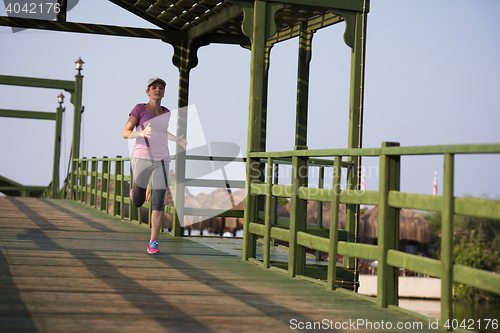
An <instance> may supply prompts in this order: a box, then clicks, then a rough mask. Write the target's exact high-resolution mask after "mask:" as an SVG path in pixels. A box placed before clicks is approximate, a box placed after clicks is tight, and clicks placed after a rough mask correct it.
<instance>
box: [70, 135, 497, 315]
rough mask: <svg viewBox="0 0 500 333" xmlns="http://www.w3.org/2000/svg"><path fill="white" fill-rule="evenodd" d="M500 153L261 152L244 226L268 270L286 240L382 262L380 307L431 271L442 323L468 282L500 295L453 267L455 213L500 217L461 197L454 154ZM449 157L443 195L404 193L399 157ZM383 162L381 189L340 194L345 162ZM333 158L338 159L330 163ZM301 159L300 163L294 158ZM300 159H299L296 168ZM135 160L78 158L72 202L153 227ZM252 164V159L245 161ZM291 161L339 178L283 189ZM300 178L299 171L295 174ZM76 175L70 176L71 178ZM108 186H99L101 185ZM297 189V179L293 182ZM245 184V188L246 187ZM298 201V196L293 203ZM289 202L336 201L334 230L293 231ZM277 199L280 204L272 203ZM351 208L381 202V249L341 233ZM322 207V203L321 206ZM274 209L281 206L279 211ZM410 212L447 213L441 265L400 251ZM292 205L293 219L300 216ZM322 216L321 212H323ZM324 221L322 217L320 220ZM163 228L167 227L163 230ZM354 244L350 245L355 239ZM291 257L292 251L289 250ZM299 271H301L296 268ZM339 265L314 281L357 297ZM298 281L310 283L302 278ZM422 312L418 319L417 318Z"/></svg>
mask: <svg viewBox="0 0 500 333" xmlns="http://www.w3.org/2000/svg"><path fill="white" fill-rule="evenodd" d="M491 153H492V154H498V153H500V144H486V145H454V146H423V147H399V146H398V144H391V143H384V144H383V145H382V147H381V148H370V149H366V148H363V149H327V150H294V151H286V152H261V153H250V154H249V158H252V159H253V160H258V161H260V162H261V165H262V166H264V165H265V164H266V163H267V169H262V170H265V171H266V172H265V176H264V177H262V178H263V181H261V182H254V183H251V184H249V186H248V187H247V194H250V195H257V196H262V197H263V198H265V201H266V204H265V211H260V212H258V214H256V216H257V219H256V220H255V221H250V222H249V223H248V224H247V225H245V228H248V231H249V233H250V234H251V235H252V236H257V237H263V238H264V258H263V261H262V262H261V261H258V260H256V259H255V258H250V259H251V260H252V261H255V262H258V263H260V264H262V265H264V267H272V263H271V261H270V244H271V243H273V242H274V241H275V240H282V241H286V242H288V243H289V247H290V248H292V247H303V248H312V249H315V250H317V251H320V252H325V253H328V256H329V258H336V257H337V255H343V256H345V257H352V258H359V259H367V260H377V261H378V282H377V283H378V285H377V298H376V299H374V298H371V297H367V296H363V295H358V294H356V293H354V294H355V295H358V296H359V297H362V298H365V299H367V300H370V301H372V302H375V303H377V304H378V305H379V306H381V307H390V308H395V309H398V310H400V311H403V310H401V309H399V308H398V307H397V304H398V270H399V268H404V269H408V270H412V271H414V272H418V273H422V274H427V275H429V276H433V277H437V278H440V279H441V319H442V320H441V323H445V322H446V320H448V319H449V320H451V319H452V318H453V317H452V315H453V313H452V297H453V295H452V292H453V290H452V288H453V283H461V284H465V285H469V286H473V287H477V288H480V289H483V290H486V291H490V292H494V293H499V294H500V275H498V274H494V273H492V272H488V271H484V270H480V269H475V268H471V267H466V266H463V265H458V264H453V258H452V250H453V248H452V247H453V244H452V240H453V216H454V215H455V214H460V215H469V216H475V217H485V218H492V219H500V201H499V200H491V199H479V198H469V197H467V198H465V197H454V196H453V186H454V155H455V154H491ZM429 154H439V155H444V179H443V195H442V196H432V195H422V194H412V193H404V192H400V191H399V182H400V160H401V156H403V155H429ZM349 156H351V157H355V156H362V157H365V156H366V157H368V156H371V157H379V159H380V168H379V180H380V184H379V191H364V192H362V193H360V192H357V193H356V194H355V195H352V193H349V191H347V190H341V189H340V179H341V176H342V172H341V170H342V168H353V167H355V166H354V164H353V163H352V162H346V161H342V157H349ZM329 157H330V158H331V157H333V160H331V159H328V158H329ZM186 159H192V160H210V161H212V160H213V161H217V160H220V161H222V160H224V159H225V158H217V157H205V156H188V157H186ZM293 160H295V163H292V161H293ZM297 160H300V162H299V163H297ZM129 161H130V159H129V158H122V157H120V156H117V157H116V158H107V157H104V158H91V159H86V158H82V159H75V160H73V163H74V168H73V170H76V171H75V174H74V176H75V179H76V183H74V184H69V185H68V186H66V187H65V188H64V189H63V191H64V193H66V194H67V196H68V197H69V198H71V199H73V200H78V201H80V202H83V203H85V204H88V205H90V206H92V207H95V208H96V209H99V210H101V211H106V212H108V211H109V212H110V213H111V214H113V215H118V216H120V217H121V218H122V219H123V218H125V215H126V214H125V210H124V208H125V204H128V219H129V220H137V221H139V223H141V222H142V221H141V214H140V213H141V209H147V210H148V212H149V214H148V216H149V220H148V223H149V224H150V218H151V203H150V202H145V203H144V205H143V207H142V208H138V209H137V208H135V207H134V206H133V205H130V198H129V197H128V193H125V184H126V183H127V182H130V176H129V175H125V173H124V170H125V163H129ZM238 161H239V162H245V161H246V159H243V158H242V159H241V161H240V160H239V159H238ZM283 164H284V165H286V164H291V167H292V168H294V166H296V165H302V166H306V167H307V168H309V167H312V166H316V167H319V168H320V169H323V168H325V167H333V168H334V170H337V172H334V173H333V175H334V176H333V181H332V188H331V189H324V188H322V177H320V182H319V184H318V188H309V187H307V186H298V187H297V189H296V190H294V188H293V186H290V185H280V184H278V175H277V169H278V165H283ZM291 174H292V175H296V174H297V172H293V171H292V173H291ZM69 178H71V177H69ZM99 180H100V181H101V185H100V186H99V188H98V186H97V183H98V181H99ZM111 180H113V183H114V190H113V191H111V190H110V182H111ZM184 181H190V184H189V186H202V187H212V186H213V187H223V186H221V182H220V181H216V180H202V179H200V180H195V179H190V180H187V179H186V180H184ZM169 183H170V185H175V182H173V180H169ZM291 183H292V184H293V180H292V182H291ZM238 185H240V186H241V185H243V184H239V183H238ZM293 196H295V198H293ZM277 197H284V198H290V199H292V201H293V199H295V200H303V201H307V200H314V201H318V202H330V203H331V204H332V205H331V220H330V221H331V222H330V228H326V227H323V226H321V224H320V223H321V222H319V223H318V226H313V225H310V224H307V223H306V220H305V219H303V220H296V221H295V223H296V224H302V225H300V226H294V227H292V226H291V225H290V220H289V219H286V218H283V217H280V216H277V215H276V211H277V210H276V198H277ZM273 199H274V202H273ZM340 203H343V204H351V205H360V204H364V205H377V206H378V207H379V215H378V221H379V224H378V245H368V244H360V243H355V242H352V240H351V239H352V237H350V236H352V235H350V234H349V233H348V232H346V231H345V230H338V216H339V204H340ZM318 206H321V205H318ZM272 207H274V208H272ZM400 208H410V209H416V210H425V211H435V212H441V213H442V237H441V249H442V258H441V260H436V259H431V258H424V257H419V256H416V255H412V254H408V253H403V252H400V251H398V242H399V209H400ZM293 209H294V208H293V207H292V208H291V212H290V213H291V214H294V213H296V212H294V211H293ZM174 210H175V207H172V206H167V207H165V212H166V213H169V214H173V213H174ZM184 214H185V215H199V216H204V215H211V216H216V215H217V216H226V217H242V216H243V212H242V211H234V210H229V211H225V210H224V211H222V210H220V211H217V210H213V209H202V208H197V209H195V208H186V209H184ZM318 215H320V214H318ZM318 221H321V217H320V216H318ZM162 230H163V228H162ZM350 240H351V241H350ZM289 253H293V251H290V252H289ZM290 259H291V258H289V265H290V263H292V264H294V265H304V263H303V262H300V260H297V258H294V260H290ZM297 271H298V272H300V270H297ZM336 274H337V270H336V262H335V261H334V260H331V261H329V262H328V274H327V279H326V281H317V280H316V281H315V282H316V283H319V284H322V285H324V286H325V287H326V288H327V289H336V290H338V291H340V292H347V293H352V292H351V291H349V290H346V289H343V288H340V287H336V285H335V282H336V280H337V277H336ZM297 277H299V278H304V279H309V280H312V279H310V278H308V277H306V276H305V274H304V275H301V274H297ZM414 315H415V314H414Z"/></svg>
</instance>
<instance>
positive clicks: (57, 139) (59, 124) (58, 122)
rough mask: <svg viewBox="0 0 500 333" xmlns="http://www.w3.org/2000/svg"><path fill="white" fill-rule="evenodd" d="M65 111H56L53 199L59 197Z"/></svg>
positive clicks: (58, 109) (59, 109) (60, 109)
mask: <svg viewBox="0 0 500 333" xmlns="http://www.w3.org/2000/svg"><path fill="white" fill-rule="evenodd" d="M63 112H64V109H63V108H62V107H58V108H57V109H56V134H55V140H54V165H53V167H52V189H51V194H50V196H51V198H53V199H56V198H58V197H59V162H60V158H61V129H62V113H63Z"/></svg>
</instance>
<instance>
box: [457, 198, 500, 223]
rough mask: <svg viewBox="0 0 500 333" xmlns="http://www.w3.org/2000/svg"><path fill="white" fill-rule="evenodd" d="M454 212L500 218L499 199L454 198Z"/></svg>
mask: <svg viewBox="0 0 500 333" xmlns="http://www.w3.org/2000/svg"><path fill="white" fill-rule="evenodd" d="M455 214H460V215H470V216H476V217H484V218H488V219H497V220H500V200H492V199H480V198H455Z"/></svg>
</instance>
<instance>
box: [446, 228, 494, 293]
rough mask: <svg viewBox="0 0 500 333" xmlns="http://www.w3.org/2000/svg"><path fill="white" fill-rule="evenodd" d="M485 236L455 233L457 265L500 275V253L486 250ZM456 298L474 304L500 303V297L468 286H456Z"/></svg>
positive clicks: (472, 233) (454, 256) (454, 253)
mask: <svg viewBox="0 0 500 333" xmlns="http://www.w3.org/2000/svg"><path fill="white" fill-rule="evenodd" d="M483 238H484V236H482V235H479V234H477V233H476V232H474V231H472V232H470V234H469V235H466V234H460V233H455V237H454V247H453V258H454V262H455V263H456V264H460V265H464V266H468V267H473V268H479V269H484V270H488V271H492V272H495V273H498V274H500V257H499V255H500V253H499V252H498V251H495V250H490V249H488V248H485V246H484V245H485V242H484V241H483V240H482V239H483ZM454 296H455V298H457V299H460V300H468V301H473V302H482V301H488V302H492V303H500V295H497V294H493V293H489V292H486V291H482V290H480V289H478V288H473V287H469V286H467V285H463V284H458V283H456V284H455V285H454Z"/></svg>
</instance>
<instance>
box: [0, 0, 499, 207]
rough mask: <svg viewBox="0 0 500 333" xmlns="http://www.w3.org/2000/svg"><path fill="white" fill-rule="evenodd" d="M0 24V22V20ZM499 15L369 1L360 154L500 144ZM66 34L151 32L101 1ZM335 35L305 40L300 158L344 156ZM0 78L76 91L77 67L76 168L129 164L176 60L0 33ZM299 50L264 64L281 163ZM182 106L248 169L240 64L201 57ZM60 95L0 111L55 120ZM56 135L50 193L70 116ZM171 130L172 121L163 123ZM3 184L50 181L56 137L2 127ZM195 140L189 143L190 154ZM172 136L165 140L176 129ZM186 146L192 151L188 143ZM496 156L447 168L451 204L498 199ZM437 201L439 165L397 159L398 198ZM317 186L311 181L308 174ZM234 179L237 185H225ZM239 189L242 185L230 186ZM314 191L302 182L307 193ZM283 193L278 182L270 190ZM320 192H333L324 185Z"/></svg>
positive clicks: (429, 159)
mask: <svg viewBox="0 0 500 333" xmlns="http://www.w3.org/2000/svg"><path fill="white" fill-rule="evenodd" d="M0 15H3V16H6V12H5V8H3V7H2V8H0ZM499 16H500V2H499V1H497V0H481V1H473V0H454V1H452V0H440V1H435V0H434V1H433V0H420V1H411V2H410V1H398V0H374V1H371V5H370V12H369V14H368V23H367V24H368V25H367V36H366V37H367V45H366V64H365V66H366V67H365V68H366V74H365V88H364V91H365V108H364V125H363V126H364V129H363V147H366V148H372V147H380V146H381V143H382V142H383V141H395V142H400V144H401V145H402V146H420V145H443V144H475V143H500V132H499V129H498V126H499V124H500V112H499V111H500V101H499V99H498V90H499V89H498V88H499V87H500V82H499V81H500V61H499V59H500V34H499V32H500V21H498V17H499ZM67 20H68V21H69V22H85V23H96V24H110V25H122V26H129V27H145V28H156V27H155V26H153V25H151V24H149V23H148V22H146V21H144V20H142V19H140V18H138V17H135V16H134V15H132V14H130V13H128V12H126V11H125V10H123V9H121V8H119V7H118V6H116V5H114V4H112V3H111V2H108V1H105V0H85V1H80V2H79V3H78V4H77V5H76V6H75V7H74V8H73V9H72V10H71V11H70V12H69V13H68V18H67ZM344 29H345V25H344V23H340V24H338V25H335V26H331V27H328V28H325V29H322V30H319V31H318V32H317V33H316V34H315V35H314V38H313V51H312V52H313V56H312V62H311V71H310V90H309V92H310V95H309V132H308V147H309V148H310V149H321V148H325V149H326V148H328V149H332V148H346V147H347V139H348V137H347V133H348V119H349V114H348V113H349V112H348V109H349V80H350V48H349V47H348V46H347V45H346V44H345V43H344V42H343V38H342V35H343V33H344ZM0 45H2V51H1V52H0V75H14V76H28V77H40V78H51V79H63V80H73V79H74V75H76V70H75V67H74V65H75V64H74V62H75V61H76V60H77V59H78V58H79V57H81V58H82V59H83V61H84V62H85V64H84V69H83V71H82V74H83V75H84V78H83V105H84V106H85V112H84V113H83V119H82V143H81V153H80V156H85V157H92V156H95V157H102V156H110V157H114V156H117V155H120V156H127V157H128V156H129V145H128V143H127V140H124V139H123V137H122V132H123V128H124V126H125V123H126V121H127V119H128V114H129V112H130V111H131V110H132V108H133V107H134V106H135V105H136V104H137V103H144V102H147V95H146V93H145V89H146V82H147V80H148V79H149V78H151V77H156V76H158V77H161V78H163V79H164V80H166V81H167V89H166V93H165V97H164V99H163V105H164V106H166V107H168V108H170V109H171V110H173V111H174V110H175V109H176V106H177V85H178V70H177V68H176V67H175V66H173V64H172V55H173V48H172V47H171V46H170V45H169V44H166V43H164V42H162V41H158V40H146V39H134V38H127V37H107V36H97V35H86V34H72V33H63V32H47V31H34V30H25V31H22V32H16V33H13V32H12V30H11V29H10V28H8V27H0ZM297 55H298V39H297V38H295V39H292V40H289V41H286V42H282V43H279V44H277V45H276V46H274V48H273V49H272V51H271V67H270V73H269V76H270V77H269V101H268V129H267V131H268V142H267V150H268V151H286V150H292V149H293V145H294V131H295V103H296V81H297ZM198 58H199V64H198V66H197V67H196V68H194V69H192V71H191V76H190V80H191V81H190V95H189V104H190V105H192V106H193V107H194V108H195V109H196V111H197V112H196V113H195V114H197V115H198V118H197V119H196V122H197V124H199V125H200V126H201V128H202V130H203V137H204V139H205V141H206V142H231V143H235V144H237V145H238V146H239V147H240V149H241V152H242V153H241V154H242V155H243V156H244V155H246V140H247V129H248V100H249V86H250V51H248V50H246V49H243V48H241V47H240V46H237V45H217V44H211V45H209V46H205V47H203V48H201V49H200V50H199V52H198ZM60 92H61V91H60V90H54V89H40V88H25V87H13V86H6V85H0V104H1V105H0V108H1V109H18V110H31V111H50V112H54V111H55V109H56V107H57V106H58V103H57V95H58V94H59V93H60ZM63 93H64V94H65V95H66V97H67V99H66V102H65V104H64V106H65V107H66V111H65V116H64V123H63V143H62V149H63V151H62V153H61V179H63V177H64V176H65V174H66V170H67V167H68V159H69V149H70V146H71V133H72V126H73V125H72V124H73V123H72V119H73V106H72V105H71V103H69V93H65V92H63ZM172 119H174V118H172ZM0 122H1V128H2V139H3V144H2V145H1V146H0V156H2V157H1V160H0V161H1V162H0V175H2V176H4V177H7V178H10V179H12V180H14V181H16V182H19V183H21V184H24V185H47V184H48V183H49V182H50V181H51V175H52V159H53V146H54V129H55V123H54V122H53V121H48V120H28V119H13V118H1V119H0ZM200 131H201V130H200V129H199V127H198V126H193V127H192V129H191V130H188V149H189V148H190V146H189V145H191V148H194V147H193V145H194V143H193V142H194V141H196V140H194V139H195V138H196V135H198V134H199V133H200ZM170 132H172V133H174V134H175V122H171V125H170ZM190 138H191V141H190ZM499 162H500V156H491V155H467V156H462V155H461V156H457V157H456V166H455V178H456V181H455V195H456V196H463V195H472V196H482V195H487V196H488V197H490V198H494V197H500V176H499V175H498V174H497V173H496V171H497V170H498V165H499ZM378 163H379V161H378V158H365V159H363V165H364V166H365V167H366V177H367V178H366V189H367V190H377V189H378V182H379V179H378ZM436 171H437V174H438V194H442V186H441V184H442V175H443V157H442V156H423V157H414V156H412V157H403V158H402V170H401V176H402V178H401V191H403V192H411V193H421V194H432V186H433V178H434V172H436ZM313 173H314V172H313ZM235 177H236V176H235ZM241 177H244V175H241ZM314 181H315V177H312V179H311V186H315V185H313V183H314ZM280 182H282V183H283V184H286V183H287V182H288V183H289V180H287V179H282V180H280ZM328 182H330V183H331V180H329V179H327V180H326V183H327V185H326V186H327V187H328Z"/></svg>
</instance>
